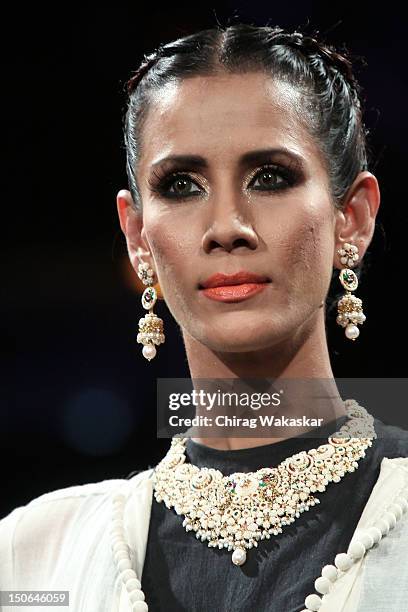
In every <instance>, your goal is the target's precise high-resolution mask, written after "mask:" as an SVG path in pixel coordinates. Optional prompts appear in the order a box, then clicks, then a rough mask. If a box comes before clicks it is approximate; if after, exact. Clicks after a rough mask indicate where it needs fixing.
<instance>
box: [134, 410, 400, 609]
mask: <svg viewBox="0 0 408 612" xmlns="http://www.w3.org/2000/svg"><path fill="white" fill-rule="evenodd" d="M346 421H347V417H346V416H343V417H341V418H339V419H337V420H334V421H332V423H328V424H326V425H325V427H322V428H320V430H319V437H317V438H316V437H307V438H305V437H304V435H301V436H297V437H293V438H289V439H286V440H283V441H280V442H276V443H272V444H266V445H263V446H258V447H255V448H243V449H239V450H227V451H225V450H217V449H213V448H210V447H207V446H204V445H202V444H198V443H197V442H194V441H193V440H191V439H188V441H187V445H186V456H187V461H188V462H190V463H193V464H194V465H197V466H199V467H204V466H206V467H211V468H216V469H219V470H221V471H222V473H223V474H224V475H225V476H227V475H229V474H231V473H233V472H249V471H255V470H258V469H260V468H262V467H275V466H277V465H278V464H279V463H280V462H281V461H283V460H284V459H286V458H287V457H290V456H291V455H293V454H295V453H298V452H300V451H302V450H306V451H307V450H310V449H311V448H316V447H317V446H319V445H321V444H324V443H325V440H324V439H322V437H321V435H322V433H323V432H326V433H327V436H328V435H330V434H331V433H333V432H334V431H336V430H338V429H339V428H340V427H341V426H342V425H343V423H344V422H346ZM374 427H375V430H376V433H377V436H378V438H377V439H373V445H372V446H371V447H370V448H368V449H367V450H366V456H365V457H363V458H362V459H360V461H359V467H358V468H357V469H356V471H355V472H347V473H346V474H345V476H344V477H343V478H342V479H341V481H340V482H338V483H334V482H330V483H329V484H328V485H327V488H326V491H324V492H323V493H315V496H316V497H317V498H318V499H320V504H317V505H315V506H312V507H311V508H310V509H309V510H308V511H306V512H303V513H302V514H301V515H300V517H299V518H295V521H294V522H293V523H292V524H291V525H284V526H283V527H282V529H283V532H282V533H281V534H279V535H277V536H275V535H271V538H270V539H269V540H267V539H266V540H259V542H258V547H257V548H252V549H250V550H248V551H247V560H246V562H245V563H244V564H243V565H242V566H236V565H234V564H233V563H232V561H231V555H232V552H228V550H227V549H225V548H223V549H221V550H220V549H218V548H213V547H211V548H209V547H208V542H207V541H204V542H201V539H197V538H196V536H195V532H194V531H189V532H186V531H185V529H184V527H183V526H182V522H183V519H184V516H182V515H177V514H176V512H175V511H174V509H173V508H171V509H169V508H167V507H166V505H165V504H164V503H163V502H161V503H158V502H157V501H156V499H155V498H154V497H153V501H152V512H151V519H150V526H149V534H148V542H147V549H146V558H145V563H144V567H143V575H142V588H143V591H144V593H145V596H146V603H147V604H148V606H149V612H231V611H234V612H266V611H268V612H299V611H300V610H303V609H304V607H305V606H304V600H305V597H306V596H307V595H309V594H310V593H315V592H316V591H315V588H314V581H315V580H316V578H318V577H319V576H320V573H321V570H322V568H323V566H324V565H327V564H333V563H334V558H335V556H336V555H337V554H338V553H340V552H346V551H347V547H348V544H349V542H350V540H351V537H352V535H353V532H354V530H355V528H356V526H357V523H358V521H359V519H360V516H361V514H362V511H363V509H364V506H365V505H366V503H367V500H368V498H369V497H370V494H371V491H372V488H373V486H374V484H375V482H376V480H377V478H378V476H379V473H380V464H381V460H382V459H383V457H389V458H394V457H407V456H408V432H406V431H405V430H402V429H399V428H396V427H394V426H389V425H385V424H384V423H383V422H382V421H379V420H378V419H375V421H374ZM315 431H316V430H315ZM309 433H313V432H309ZM315 435H316V434H315ZM243 442H244V440H243Z"/></svg>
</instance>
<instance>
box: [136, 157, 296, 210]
mask: <svg viewBox="0 0 408 612" xmlns="http://www.w3.org/2000/svg"><path fill="white" fill-rule="evenodd" d="M302 178H303V170H302V168H301V166H300V164H299V162H298V161H297V160H296V159H292V158H290V159H285V161H284V163H282V162H279V163H278V162H277V161H276V155H273V156H270V157H267V158H266V159H264V163H263V164H261V165H257V167H256V168H253V169H252V170H251V171H250V172H246V173H245V176H244V178H243V181H242V188H243V189H244V190H245V191H247V192H253V191H254V192H257V193H260V194H265V195H271V193H273V192H277V191H283V190H286V189H289V188H291V187H294V186H296V185H297V184H298V183H299V182H301V180H302ZM205 183H207V181H205ZM147 184H148V188H149V190H150V191H151V193H152V194H154V195H156V196H158V197H159V198H162V199H165V200H179V201H181V200H186V199H192V198H196V197H203V196H206V195H207V194H206V191H205V186H204V181H202V180H200V178H199V177H198V176H197V172H196V171H195V169H194V168H191V167H189V166H188V165H187V164H178V163H177V162H176V163H174V162H170V163H166V162H165V163H163V164H162V165H159V166H157V167H156V168H153V169H152V172H151V176H150V177H149V178H148V179H147ZM189 188H190V189H189Z"/></svg>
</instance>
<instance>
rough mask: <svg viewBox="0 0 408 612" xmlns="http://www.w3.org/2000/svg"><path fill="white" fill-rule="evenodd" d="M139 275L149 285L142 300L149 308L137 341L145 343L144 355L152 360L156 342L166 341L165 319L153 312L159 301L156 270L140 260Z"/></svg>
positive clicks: (144, 306)
mask: <svg viewBox="0 0 408 612" xmlns="http://www.w3.org/2000/svg"><path fill="white" fill-rule="evenodd" d="M137 275H138V277H139V278H140V280H141V281H142V283H143V284H144V285H148V286H147V288H146V289H145V290H144V292H143V295H142V299H141V301H142V306H143V308H145V309H146V310H149V312H148V313H147V315H145V316H144V317H142V318H141V319H139V333H138V334H137V342H139V343H140V344H143V350H142V354H143V357H145V358H146V359H147V360H148V361H151V359H153V358H154V357H155V356H156V347H155V344H156V345H158V344H163V343H164V341H165V335H164V334H163V320H162V319H160V318H159V317H158V316H157V315H156V314H155V313H154V312H153V307H154V305H155V303H156V301H157V292H156V289H155V288H154V287H153V276H154V270H152V268H151V267H150V266H149V264H148V263H147V262H144V261H142V260H140V263H139V266H138V272H137ZM150 311H151V312H150Z"/></svg>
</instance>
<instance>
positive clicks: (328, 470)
mask: <svg viewBox="0 0 408 612" xmlns="http://www.w3.org/2000/svg"><path fill="white" fill-rule="evenodd" d="M344 404H345V409H346V412H347V414H348V416H349V417H350V420H349V421H348V422H347V423H345V424H344V425H343V427H341V429H340V430H339V431H338V432H336V433H335V434H333V435H332V436H331V437H329V438H328V443H327V444H322V445H321V446H319V447H318V448H317V449H316V448H313V449H311V450H309V451H308V452H305V451H302V452H300V453H297V454H295V455H292V456H291V457H289V458H288V459H285V460H284V461H282V462H281V463H280V464H279V465H278V466H277V467H276V468H272V467H271V468H270V467H265V468H262V469H260V470H258V471H256V472H236V473H234V474H231V475H230V476H224V475H223V474H222V472H220V471H219V470H215V469H213V468H206V467H204V468H199V467H197V466H196V465H192V464H190V463H186V462H185V461H186V455H185V445H186V441H187V439H188V438H177V437H173V439H172V442H171V447H170V449H169V450H168V452H167V454H166V455H165V457H164V458H163V459H162V460H161V461H160V463H159V464H158V465H157V466H156V468H155V471H154V473H153V482H154V488H155V491H154V496H155V498H156V500H157V501H158V502H161V501H164V503H165V504H166V506H167V507H168V508H174V509H175V511H176V513H177V514H183V515H185V519H184V521H183V527H184V528H185V530H186V531H191V530H194V531H195V532H196V537H197V538H201V541H202V542H204V541H205V540H208V546H210V547H211V546H213V547H216V546H218V548H220V549H221V548H227V549H228V550H229V551H231V550H233V553H232V562H233V563H234V564H235V565H242V564H243V563H245V561H246V558H247V553H246V550H245V549H247V550H248V549H251V548H253V547H257V546H258V541H259V540H264V539H265V538H267V539H269V538H270V537H271V535H278V534H279V533H282V526H284V525H289V524H290V523H293V522H294V521H295V519H296V518H298V517H299V516H300V514H301V513H302V512H305V511H307V510H309V509H310V507H311V506H314V505H315V504H318V503H320V501H319V500H318V499H317V498H315V497H314V496H313V495H312V493H314V492H316V491H318V492H323V491H325V490H326V485H327V484H328V483H329V482H331V481H334V482H340V480H341V478H342V477H343V476H344V475H345V473H346V472H354V470H355V469H356V468H358V463H357V461H358V460H359V459H361V458H362V457H365V450H366V449H367V447H369V446H372V440H371V438H373V437H376V434H375V430H374V427H373V421H374V419H373V417H372V416H371V415H369V414H368V412H367V411H366V410H365V408H363V407H362V406H359V404H358V403H357V402H356V401H355V400H346V401H345V402H344ZM351 436H354V437H351ZM357 436H359V437H357ZM362 436H365V437H362Z"/></svg>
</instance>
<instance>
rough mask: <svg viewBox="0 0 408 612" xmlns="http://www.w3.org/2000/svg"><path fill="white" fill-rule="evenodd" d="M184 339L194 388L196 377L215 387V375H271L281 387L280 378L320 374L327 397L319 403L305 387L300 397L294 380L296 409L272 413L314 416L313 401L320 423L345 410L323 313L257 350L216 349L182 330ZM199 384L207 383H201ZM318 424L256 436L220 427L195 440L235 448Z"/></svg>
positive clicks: (268, 441) (282, 437) (201, 410)
mask: <svg viewBox="0 0 408 612" xmlns="http://www.w3.org/2000/svg"><path fill="white" fill-rule="evenodd" d="M183 339H184V345H185V348H186V354H187V359H188V365H189V369H190V374H191V378H192V380H193V384H194V387H195V388H196V389H197V386H196V383H194V380H195V379H206V381H205V385H207V384H209V385H210V386H212V387H213V390H214V388H215V386H214V385H215V384H216V379H273V384H274V387H276V389H279V380H281V381H284V380H285V379H299V380H304V379H316V381H314V383H316V384H317V385H318V388H319V391H321V390H322V386H321V385H322V384H323V383H324V391H325V393H324V394H323V396H324V397H320V396H319V397H320V399H319V401H318V402H316V400H315V399H313V400H312V399H311V398H310V399H308V398H307V397H305V395H304V393H303V392H302V393H301V394H300V395H299V396H297V395H296V384H295V385H294V387H290V388H291V403H292V409H291V406H290V405H289V410H288V406H287V405H286V406H285V407H284V408H282V409H279V408H278V409H277V410H274V412H273V414H274V416H275V417H279V416H287V417H290V416H295V414H296V416H297V417H299V415H300V414H304V415H306V416H311V414H310V412H311V411H310V406H311V405H313V416H316V414H317V415H318V417H317V418H322V419H323V421H321V424H322V425H324V424H325V423H327V422H330V421H332V420H334V419H337V418H340V417H341V416H343V415H345V414H346V411H345V408H344V404H343V400H342V398H341V397H340V394H339V392H338V389H337V386H336V384H335V381H334V378H333V372H332V368H331V364H330V357H329V352H328V347H327V340H326V333H325V326H324V318H323V317H320V318H319V320H318V322H317V324H315V325H314V326H313V327H311V328H310V327H309V328H308V327H307V326H303V327H299V329H298V330H297V331H296V333H294V334H293V335H292V336H291V337H289V338H285V339H280V340H278V341H276V342H275V343H271V345H270V346H267V347H265V348H262V349H259V350H250V351H241V352H227V351H219V350H214V349H212V348H210V347H209V346H207V345H204V344H203V343H201V342H199V341H198V340H197V339H195V338H193V337H192V336H191V335H189V334H188V333H187V332H186V331H185V330H184V329H183ZM208 381H210V382H208ZM211 381H214V382H211ZM198 386H199V387H200V388H201V389H202V388H203V387H202V384H201V383H199V385H198ZM298 388H299V387H298ZM311 388H313V389H314V392H316V386H315V384H312V385H311ZM293 389H295V391H293ZM303 389H304V387H303ZM197 390H198V389H197ZM311 402H312V404H311ZM293 406H295V407H296V408H293ZM288 412H289V414H288ZM290 413H292V414H290ZM223 414H225V411H224V412H223ZM269 414H270V413H269ZM200 415H205V416H208V411H207V410H206V408H205V407H202V406H197V408H196V416H200ZM315 427H316V425H311V426H308V425H306V426H299V427H293V426H290V427H286V429H285V430H282V432H280V433H279V434H276V435H275V436H272V435H271V436H269V437H268V436H267V435H265V436H264V435H263V436H262V437H254V438H248V437H229V436H225V437H224V436H219V435H218V433H220V432H219V429H218V430H216V432H215V434H214V435H213V436H212V437H201V436H199V437H194V438H192V439H193V440H194V441H196V442H199V443H200V444H204V445H206V446H209V447H211V448H216V449H219V450H237V449H243V448H252V447H255V446H262V445H265V444H272V443H274V442H279V441H281V440H285V439H287V438H290V437H293V436H298V435H301V434H302V433H306V432H308V431H310V430H311V429H314V428H315ZM207 432H208V430H207ZM263 433H265V432H263ZM277 435H279V437H277Z"/></svg>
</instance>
